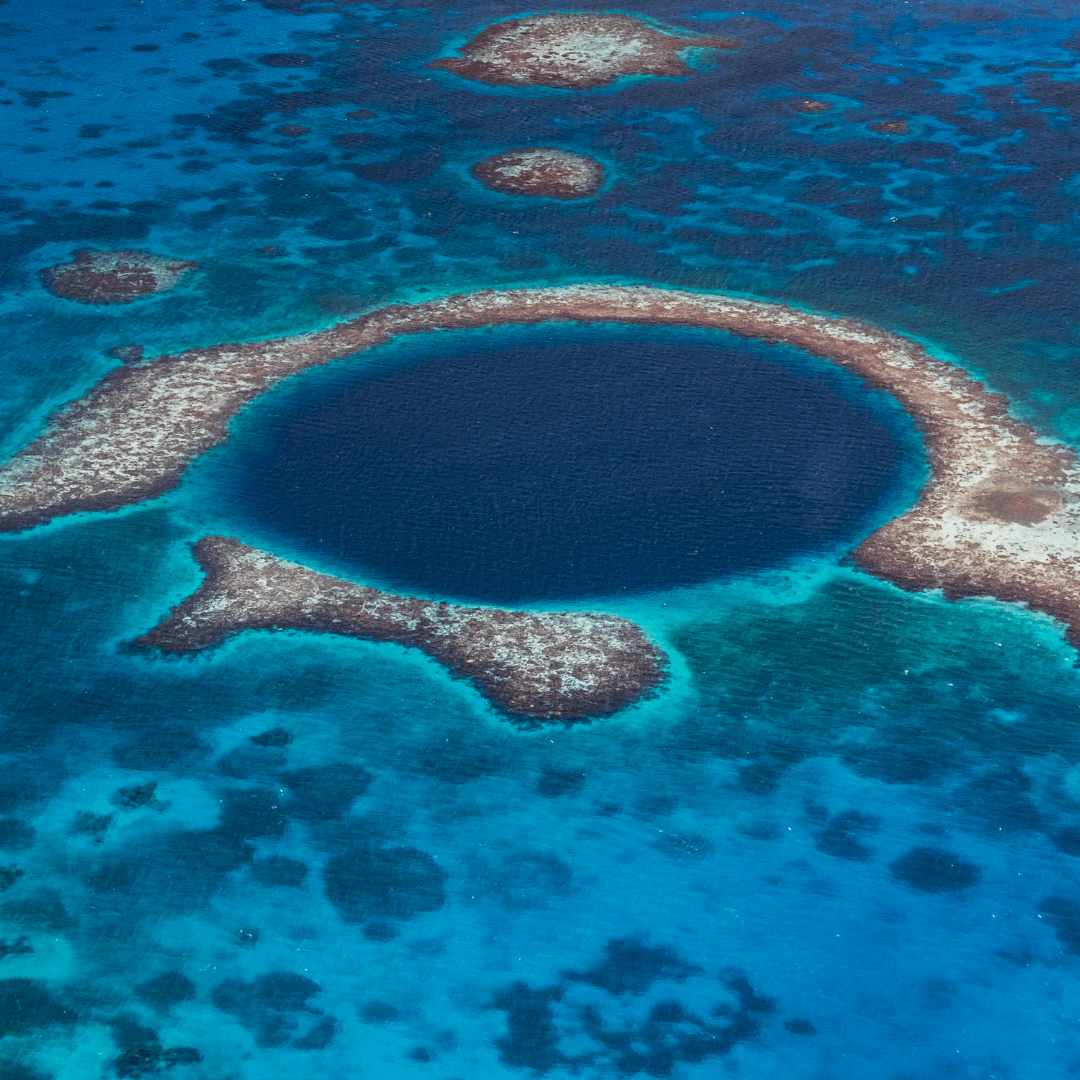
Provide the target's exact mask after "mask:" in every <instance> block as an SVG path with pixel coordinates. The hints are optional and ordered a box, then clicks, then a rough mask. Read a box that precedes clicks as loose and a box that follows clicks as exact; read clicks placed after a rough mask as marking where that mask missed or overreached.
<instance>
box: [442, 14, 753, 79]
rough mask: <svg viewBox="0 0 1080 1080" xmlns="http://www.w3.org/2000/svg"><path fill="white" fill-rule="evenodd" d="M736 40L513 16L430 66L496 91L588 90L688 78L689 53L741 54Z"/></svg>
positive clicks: (617, 19)
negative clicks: (639, 78)
mask: <svg viewBox="0 0 1080 1080" xmlns="http://www.w3.org/2000/svg"><path fill="white" fill-rule="evenodd" d="M739 44H740V43H739V42H738V41H735V40H734V39H732V38H707V37H700V38H699V37H692V36H690V35H687V34H680V33H678V32H677V31H676V32H674V33H672V34H666V33H661V32H660V31H659V30H655V29H653V28H652V27H651V26H649V25H648V24H647V23H645V22H643V21H642V20H641V19H637V18H634V16H632V15H614V14H612V15H585V14H571V13H566V12H559V13H552V14H547V15H529V16H526V17H525V18H521V19H508V20H507V21H506V22H500V23H496V24H495V25H494V26H489V27H488V28H487V29H486V30H483V31H481V32H480V33H479V34H477V35H476V37H474V38H472V39H471V40H470V41H468V42H466V44H465V45H463V46H462V47H461V48H460V49H459V50H458V52H459V53H460V54H461V55H460V56H456V57H454V56H448V57H442V58H440V59H438V60H432V61H431V62H430V63H429V64H427V67H429V68H439V69H442V70H443V71H450V72H453V73H454V74H455V75H460V76H461V77H462V78H465V79H471V80H473V81H474V82H481V83H486V84H488V85H490V86H549V87H553V88H555V89H560V90H588V89H592V88H594V87H597V86H609V85H610V84H611V83H613V82H615V81H616V80H618V79H621V78H623V77H625V76H627V75H657V76H662V77H672V76H678V75H686V74H689V72H690V71H691V70H692V69H691V68H690V65H689V64H687V63H686V61H685V60H683V59H682V58H681V57H680V55H679V54H680V53H681V52H683V51H684V50H686V49H691V48H697V49H737V48H738V47H739Z"/></svg>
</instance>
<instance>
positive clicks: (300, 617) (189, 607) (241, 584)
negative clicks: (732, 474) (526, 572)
mask: <svg viewBox="0 0 1080 1080" xmlns="http://www.w3.org/2000/svg"><path fill="white" fill-rule="evenodd" d="M195 555H196V557H197V558H198V560H199V563H200V565H201V566H202V568H203V570H204V571H205V572H206V581H205V582H204V583H203V585H202V588H200V589H199V590H198V591H197V592H196V593H194V594H193V595H192V596H190V597H188V598H187V599H186V600H184V601H183V603H181V604H180V605H178V606H177V607H176V608H174V609H173V611H172V613H171V614H170V616H169V617H168V618H167V619H166V620H165V621H164V622H162V623H160V624H159V625H158V626H156V627H155V628H154V629H153V630H151V631H149V632H148V633H146V634H144V635H143V636H142V637H140V638H138V640H137V641H136V644H137V645H140V646H149V647H151V648H157V649H162V650H164V651H167V652H178V653H185V652H188V653H189V652H197V651H198V650H200V649H204V648H206V647H207V646H209V645H214V644H216V643H218V642H220V641H223V640H224V639H225V638H226V637H228V636H229V635H230V634H233V633H237V632H238V631H241V630H280V629H287V628H292V629H298V630H314V631H322V632H324V633H331V634H342V635H345V636H346V637H360V638H369V639H371V640H374V641H396V642H399V643H400V644H403V645H412V646H415V647H416V648H418V649H420V650H422V651H423V652H425V653H427V654H428V655H429V656H432V657H434V658H435V659H436V660H438V661H439V662H440V663H443V664H445V665H446V666H447V667H448V668H450V670H451V671H453V672H454V673H455V674H458V675H461V676H464V677H466V678H469V679H472V680H473V682H475V683H476V685H477V686H479V687H480V689H481V690H482V691H483V692H484V693H485V694H486V695H487V696H488V697H489V698H490V699H491V700H492V701H494V702H495V703H496V704H497V705H500V706H501V707H502V708H504V709H505V710H506V711H507V712H508V713H510V714H511V715H513V716H516V717H519V718H521V719H525V720H554V719H562V720H570V719H576V718H579V717H583V716H595V715H603V714H607V713H612V712H615V711H616V710H618V709H620V708H622V707H623V706H624V705H626V704H628V703H629V702H631V701H634V700H635V699H637V698H639V697H641V695H642V694H643V693H645V692H646V691H648V690H650V689H652V688H653V687H655V686H656V685H657V684H658V683H659V682H660V681H661V679H662V678H663V675H664V670H665V667H666V661H667V657H666V656H665V654H664V653H663V652H662V651H661V650H660V649H658V648H657V647H656V646H654V645H652V644H650V643H649V642H648V641H647V640H646V639H645V636H644V634H642V632H641V631H640V630H639V629H638V627H637V626H635V625H634V624H633V623H631V622H628V621H627V620H626V619H620V618H618V617H616V616H614V615H605V614H600V613H593V612H577V611H565V612H543V613H536V614H534V613H529V612H524V611H504V610H502V609H499V608H480V607H458V606H456V605H451V604H446V603H437V602H435V601H432V600H420V599H417V598H416V597H409V596H394V595H392V594H390V593H385V592H380V591H379V590H377V589H371V588H366V587H363V586H360V585H353V584H352V583H350V582H348V581H342V580H340V579H338V578H332V577H329V576H327V575H326V574H319V573H316V572H315V571H314V570H309V569H307V568H306V567H304V566H300V565H299V564H298V563H291V562H286V561H285V560H284V559H279V558H277V557H275V556H273V555H270V554H269V553H268V552H265V551H259V550H257V549H256V548H252V547H248V546H247V545H245V544H241V543H240V542H239V541H238V540H234V539H231V538H229V537H224V536H208V537H205V538H204V539H202V540H200V541H199V543H198V544H196V545H195Z"/></svg>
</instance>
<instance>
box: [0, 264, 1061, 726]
mask: <svg viewBox="0 0 1080 1080" xmlns="http://www.w3.org/2000/svg"><path fill="white" fill-rule="evenodd" d="M552 321H556V322H569V321H577V322H612V323H630V324H639V325H647V326H672V327H700V328H705V329H716V330H722V331H726V332H728V333H732V334H736V335H739V336H741V337H744V338H749V339H756V340H761V341H764V342H767V343H771V344H777V343H781V342H782V343H785V344H787V345H789V346H792V347H794V348H797V349H801V350H803V351H805V352H807V353H810V354H812V355H815V356H818V357H822V358H825V359H827V360H829V361H832V362H833V363H836V364H838V365H841V366H843V367H845V368H847V369H848V370H850V371H852V372H854V373H855V374H857V375H859V376H861V377H862V378H863V379H865V380H866V381H867V382H868V383H869V384H870V385H872V386H874V387H877V388H879V389H882V390H884V391H886V392H888V393H889V394H891V395H892V396H893V397H894V398H895V399H896V400H897V401H898V402H899V403H900V405H901V406H902V407H903V408H904V409H905V410H906V411H907V412H908V413H909V414H910V415H911V416H912V417H913V418H914V420H915V423H916V424H917V426H918V428H919V430H920V431H921V433H922V435H923V437H924V439H925V443H926V448H927V454H928V459H929V465H930V476H929V478H928V480H927V482H926V483H925V485H924V487H923V489H922V491H921V492H920V496H919V499H918V500H917V501H916V503H915V505H914V506H912V507H911V508H910V509H908V510H907V511H906V512H904V513H903V514H901V515H899V516H898V517H896V518H894V519H893V520H891V521H889V522H887V523H886V524H885V525H883V526H882V527H881V528H879V529H877V530H876V531H875V532H874V533H872V534H871V535H870V536H868V537H867V538H866V539H865V540H863V541H862V542H861V543H860V544H859V545H858V546H857V547H856V548H855V550H854V552H853V559H854V561H855V563H856V564H857V565H858V566H860V567H862V568H863V569H864V570H866V571H868V572H870V573H872V574H875V575H877V576H879V577H882V578H886V579H888V580H891V581H893V582H895V583H896V584H897V585H899V586H900V587H902V588H905V589H911V590H919V589H942V590H943V591H944V592H945V595H946V596H947V597H949V598H958V597H962V596H994V597H997V598H999V599H1002V600H1006V601H1018V602H1022V603H1025V604H1027V605H1029V606H1030V607H1031V608H1033V609H1036V610H1039V611H1044V612H1048V613H1049V614H1051V615H1053V616H1055V617H1056V618H1058V619H1060V620H1061V621H1062V622H1064V623H1066V624H1067V625H1068V628H1069V636H1070V640H1071V641H1072V643H1073V644H1074V645H1077V644H1080V463H1078V461H1077V458H1076V455H1075V453H1074V452H1073V451H1072V450H1071V449H1069V448H1067V447H1065V446H1063V445H1053V444H1049V443H1048V442H1046V441H1045V440H1043V439H1041V437H1040V435H1039V433H1038V432H1037V431H1035V430H1034V429H1033V428H1030V427H1028V426H1027V425H1025V424H1022V423H1020V422H1019V421H1017V420H1016V419H1014V418H1013V417H1011V416H1010V415H1009V409H1008V401H1007V399H1006V398H1005V397H1004V396H1003V395H1002V394H999V393H994V392H991V391H989V390H987V389H986V387H985V386H983V385H982V384H981V383H979V382H977V381H976V380H975V379H973V378H972V377H971V375H970V374H969V373H968V372H966V371H965V370H964V369H963V368H961V367H959V366H957V365H955V364H951V363H948V362H946V361H943V360H939V359H937V358H935V357H933V356H931V355H929V353H928V352H927V351H926V349H925V348H924V347H923V346H922V345H921V344H919V343H918V342H916V341H913V340H911V339H910V338H907V337H904V336H902V335H900V334H896V333H891V332H888V331H885V330H881V329H878V328H875V327H873V326H869V325H867V324H865V323H861V322H858V321H856V320H853V319H845V318H836V317H832V316H828V315H821V314H815V313H811V312H806V311H801V310H797V309H795V308H792V307H788V306H786V305H783V304H778V303H772V302H767V301H761V300H750V299H745V298H742V297H735V296H728V295H725V294H720V293H699V292H690V291H686V290H675V289H666V288H660V287H653V286H648V285H644V286H618V285H607V284H584V285H571V286H562V287H554V288H523V289H510V290H482V291H477V292H471V293H459V294H455V295H449V296H444V297H441V298H438V299H434V300H428V301H425V302H423V303H418V304H395V305H391V306H389V307H384V308H381V309H378V310H376V311H372V312H370V313H368V314H365V315H360V316H358V317H356V318H353V319H349V320H347V321H344V322H342V323H339V324H337V325H336V326H332V327H330V328H329V329H327V330H322V331H319V332H316V333H310V334H298V335H295V336H292V337H285V338H277V339H273V340H269V341H257V342H246V343H238V344H225V345H216V346H211V347H208V348H200V349H192V350H190V351H187V352H183V353H178V354H175V355H172V356H163V357H157V358H153V359H144V360H138V359H134V360H133V362H129V363H127V364H125V365H124V366H122V367H119V368H117V369H115V370H113V371H111V372H109V374H107V375H106V376H105V377H104V378H103V379H102V380H101V381H100V382H98V383H97V384H96V385H95V386H93V387H91V388H90V389H89V390H88V391H87V392H86V394H84V395H83V397H82V398H80V399H78V400H77V401H74V402H71V403H69V404H68V405H66V406H64V407H63V408H61V409H60V410H59V411H58V412H57V413H55V414H54V415H53V416H52V417H51V418H50V420H49V423H48V424H47V426H46V429H45V431H44V432H43V434H42V435H40V436H39V437H38V438H37V439H35V440H34V442H32V443H31V444H30V445H29V446H27V447H25V448H24V449H23V450H21V451H19V453H18V454H16V455H15V457H14V458H12V459H11V460H9V461H8V462H6V463H5V464H4V465H3V466H0V531H18V530H21V529H27V528H31V527H33V526H35V525H38V524H41V523H43V522H46V521H49V520H50V519H52V518H54V517H57V516H60V515H63V514H71V513H75V512H78V511H91V510H98V511H100V510H111V509H116V508H118V507H121V506H128V505H131V504H133V503H137V502H141V501H143V500H145V499H149V498H153V497H155V496H157V495H160V494H162V493H163V492H165V491H168V490H170V489H171V488H173V487H175V486H176V484H177V483H178V482H179V480H180V477H181V476H182V474H183V472H184V470H185V469H186V468H187V467H188V465H189V464H190V463H191V461H192V460H193V459H194V458H196V457H198V456H200V455H201V454H203V453H205V452H206V451H207V450H209V449H210V448H211V447H213V446H215V445H217V444H219V443H221V442H223V441H224V440H225V439H226V438H227V437H228V423H229V420H230V419H231V417H232V416H233V415H235V413H236V412H238V411H239V410H240V409H241V408H242V407H243V406H244V405H246V404H247V403H248V402H250V401H251V400H253V399H254V398H256V397H258V396H259V395H260V394H262V393H264V392H265V391H266V390H267V389H269V388H270V387H271V386H273V385H274V384H275V383H277V382H279V381H281V380H282V379H284V378H287V377H288V376H289V375H292V374H295V373H296V372H298V371H302V370H304V369H305V368H309V367H313V366H316V365H320V364H324V363H327V362H329V361H331V360H336V359H343V358H345V357H349V356H352V355H354V354H357V353H361V352H363V351H365V350H367V349H370V348H373V347H375V346H377V345H379V344H382V343H384V342H386V341H389V340H390V339H392V338H394V337H396V336H399V335H404V334H417V333H425V332H430V331H436V330H440V329H450V330H453V329H470V328H479V327H485V326H494V325H508V324H537V323H543V322H552ZM263 554H265V553H263ZM245 557H246V556H245ZM266 557H267V558H272V556H269V555H267V556H266ZM252 558H255V556H252ZM290 572H291V571H290ZM282 573H284V571H282ZM335 580H336V579H329V578H328V579H326V582H333V581H335ZM308 584H310V585H311V587H312V588H314V589H315V590H316V592H317V593H318V595H319V596H320V597H323V596H324V593H325V590H326V589H329V588H330V586H329V585H327V584H326V583H325V582H323V583H308ZM341 584H346V583H341ZM306 587H307V585H305V588H306ZM381 595H385V594H381ZM369 599H370V598H369ZM354 600H355V598H354ZM249 601H250V603H251V604H254V608H257V607H258V604H257V603H256V602H255V601H254V600H252V599H251V598H250V596H249V598H248V601H245V604H247V603H248V602H249ZM321 602H322V601H321V600H319V603H321ZM352 602H353V601H350V603H352ZM371 602H373V603H375V602H377V601H375V600H372V601H371ZM312 603H315V601H314V600H313V601H312ZM365 603H366V601H365ZM254 608H252V609H251V610H250V618H249V619H248V621H247V623H246V624H245V623H244V618H243V617H241V616H242V613H241V612H240V610H239V609H237V610H235V611H233V612H232V615H231V616H230V620H229V622H230V626H232V627H233V628H234V629H238V628H242V626H243V625H250V626H257V625H265V619H264V615H261V614H260V613H259V612H258V611H256V610H254ZM312 610H313V609H312ZM448 610H449V611H454V610H457V611H461V610H463V609H453V608H448ZM485 610H490V611H496V610H498V609H485ZM312 617H314V616H312ZM304 618H307V616H304ZM453 618H454V619H456V618H457V616H453ZM297 620H298V621H299V622H303V619H302V618H300V616H299V615H298V616H297ZM361 621H363V620H361ZM275 625H280V623H276V624H275ZM305 625H309V624H305ZM635 629H636V628H635ZM432 633H434V631H432ZM196 636H197V637H199V640H203V639H204V638H205V636H206V635H205V634H201V635H196ZM416 636H417V635H414V638H415V637H416ZM616 636H618V635H616ZM419 637H423V635H419ZM178 640H179V639H178ZM192 640H194V639H192ZM159 644H160V645H161V647H166V645H165V642H163V641H162V642H160V643H159ZM624 645H626V642H623V643H622V644H620V648H622V647H623V646H624ZM200 647H201V646H200ZM421 647H423V646H422V645H421ZM650 648H652V646H650ZM489 651H490V652H491V657H492V659H491V661H490V664H491V665H497V662H501V661H497V653H498V650H497V649H495V650H489ZM630 651H631V652H633V648H631V649H630ZM657 662H659V661H657ZM462 663H463V665H464V668H463V669H464V670H467V669H468V664H467V663H465V662H464V661H463V662H462ZM646 666H648V665H646ZM472 677H474V678H475V677H476V676H475V675H473V676H472ZM493 678H494V676H493ZM657 681H658V676H657V675H656V673H655V667H654V669H653V670H652V673H651V674H643V675H641V684H642V685H641V687H639V690H638V691H636V692H630V691H629V690H627V692H626V693H620V694H616V695H615V696H614V697H612V698H611V699H610V701H609V703H608V705H606V706H603V705H600V704H599V703H598V708H596V709H594V710H593V711H594V712H597V711H611V710H612V708H618V707H619V705H620V704H623V703H625V702H626V701H628V700H631V699H632V698H633V697H634V696H635V695H637V696H639V694H640V692H641V690H642V689H643V688H649V687H651V686H655V685H656V682H657ZM571 683H572V679H571V680H568V681H567V682H566V683H565V685H566V686H570V685H571ZM567 693H569V691H567ZM594 697H595V696H594ZM616 699H619V701H618V703H617V702H616ZM515 707H521V709H522V711H523V712H527V711H528V709H527V708H526V707H525V706H522V705H521V702H519V703H518V706H515ZM569 707H570V706H569V705H568V708H569ZM573 708H574V709H577V708H578V706H577V705H574V706H573ZM541 713H545V714H546V715H560V716H563V717H566V716H567V712H566V711H565V710H560V709H558V708H557V707H556V706H552V705H550V703H549V704H548V705H545V706H544V708H543V709H538V710H535V711H534V712H533V715H541ZM578 715H581V713H578Z"/></svg>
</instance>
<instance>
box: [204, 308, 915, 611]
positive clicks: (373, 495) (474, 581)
mask: <svg viewBox="0 0 1080 1080" xmlns="http://www.w3.org/2000/svg"><path fill="white" fill-rule="evenodd" d="M606 329H607V333H604V332H603V330H601V329H599V328H598V330H596V331H593V332H591V333H582V332H581V331H577V332H574V331H568V330H565V329H563V330H561V331H560V330H557V329H556V330H552V329H549V328H545V329H544V330H543V331H542V332H540V333H536V332H535V331H534V332H532V334H531V335H526V334H524V333H519V334H518V335H517V341H516V342H515V340H514V339H513V337H511V338H510V340H504V341H503V343H502V344H501V345H496V344H494V343H492V342H491V341H490V340H488V341H485V340H484V338H485V336H487V337H490V335H482V334H480V335H473V351H459V352H454V351H451V350H449V349H448V348H446V347H445V346H444V347H443V348H442V349H441V350H439V351H438V352H436V353H435V354H434V355H432V347H431V346H430V345H428V346H427V347H426V349H425V343H424V342H423V341H421V342H420V343H418V344H417V346H416V349H417V350H419V351H420V352H421V356H420V357H419V358H418V359H414V361H413V363H412V364H409V365H406V366H400V367H397V369H396V370H391V371H389V372H380V373H377V374H374V375H372V374H371V372H370V369H368V370H366V371H365V368H366V365H358V367H359V371H357V370H351V369H350V367H349V366H346V367H345V368H344V370H341V371H338V372H335V376H336V377H334V378H329V379H328V378H321V379H320V378H314V379H306V380H295V382H297V383H298V384H299V385H297V386H296V387H295V388H294V389H293V392H292V393H289V394H278V395H274V396H273V397H272V398H271V399H269V400H268V401H267V402H266V403H265V404H264V405H263V406H262V407H261V408H256V409H255V410H253V415H252V416H251V417H250V418H249V419H248V420H247V423H246V424H245V436H246V437H238V438H236V439H235V440H234V441H233V443H232V445H231V447H230V448H229V451H228V452H227V453H226V454H225V455H223V456H224V459H225V460H224V463H223V469H224V472H225V475H226V477H227V480H228V486H227V487H225V485H223V488H225V490H223V495H224V496H225V498H226V499H227V500H228V501H229V502H230V503H231V504H232V505H235V506H236V507H237V511H238V518H239V519H240V520H241V521H250V522H252V523H253V524H254V525H255V527H256V528H257V529H260V530H261V531H264V532H266V533H268V534H270V535H273V536H276V537H277V538H278V540H279V542H280V541H281V540H284V541H285V542H286V543H288V544H291V545H292V546H294V547H295V548H296V549H297V550H298V551H299V552H306V553H307V555H308V557H309V558H312V557H313V558H316V559H319V560H320V561H321V562H323V563H326V562H330V563H333V564H335V565H339V566H341V567H342V568H343V569H344V570H346V571H347V572H351V573H352V574H354V575H355V574H359V575H361V576H365V575H366V576H368V577H371V578H373V579H375V580H377V581H380V582H384V583H386V584H388V585H390V586H391V587H393V588H396V589H399V590H405V591H413V592H419V593H421V594H424V595H438V596H450V597H456V598H459V599H467V600H476V601H486V602H492V603H497V604H521V603H528V602H530V601H557V600H564V599H574V600H576V599H580V598H585V597H602V596H608V595H618V594H623V593H630V594H635V593H643V592H653V591H656V590H659V589H664V588H670V587H672V586H677V585H696V584H700V583H702V582H706V581H711V580H717V579H720V578H724V577H727V576H729V575H732V574H737V573H740V572H746V571H752V570H760V569H762V568H763V567H767V566H775V565H779V564H781V563H783V562H784V561H786V560H787V559H789V558H790V557H791V556H793V555H796V554H805V553H808V552H813V551H822V550H828V549H830V548H831V547H833V546H835V545H836V544H837V543H838V542H840V541H847V543H848V546H850V544H851V542H852V539H853V538H854V537H855V536H856V535H857V532H858V528H859V526H860V525H863V524H864V523H865V522H866V519H867V517H868V514H869V513H870V512H871V511H873V510H876V509H878V508H879V506H880V505H881V504H882V502H883V500H884V498H885V497H886V495H887V494H889V493H890V491H891V490H892V489H895V488H896V487H897V486H898V483H899V479H900V468H899V458H900V449H899V447H898V446H897V444H896V442H895V441H894V439H893V437H892V436H891V434H890V431H889V428H888V426H887V425H886V422H885V420H884V418H883V417H882V416H880V415H878V412H880V409H879V410H876V411H875V410H874V409H873V404H874V402H873V399H872V398H870V397H869V395H865V394H864V395H862V397H863V398H865V399H866V400H863V401H859V402H856V401H855V400H849V398H855V397H856V396H857V395H856V393H855V392H854V390H853V388H850V387H848V388H847V389H848V396H847V397H845V396H842V395H841V392H840V387H841V386H842V385H843V384H842V383H841V380H840V379H839V378H837V377H836V376H833V377H830V375H831V374H832V373H831V372H828V371H821V370H816V371H815V370H812V369H809V370H803V371H800V370H798V368H797V367H792V366H790V365H789V366H784V365H783V364H781V363H778V362H777V360H776V359H774V358H772V357H770V355H769V350H768V347H767V346H762V345H749V344H742V343H739V342H738V341H737V339H732V338H730V337H729V336H727V335H719V334H718V335H715V336H714V337H715V338H718V339H719V340H714V341H712V342H711V343H709V344H707V343H706V341H707V339H705V338H704V335H698V336H697V337H693V336H690V335H683V336H680V335H678V334H671V333H669V334H667V335H663V334H658V333H656V332H645V333H642V332H641V331H640V330H638V331H635V332H629V333H628V332H627V331H625V330H622V329H615V328H606ZM503 337H504V338H505V337H507V335H503ZM528 337H531V338H532V339H533V340H532V341H530V342H529V344H524V343H523V340H527V339H528ZM477 339H479V340H477ZM703 339H704V340H703ZM477 345H480V346H481V347H482V348H481V349H480V350H479V351H477V350H476V346H477ZM483 346H486V347H483ZM462 347H465V348H467V347H468V340H467V338H466V339H465V340H463V341H462V342H461V343H460V344H459V349H460V348H462ZM424 352H426V353H427V355H426V356H424V355H423V353H424ZM370 362H371V363H373V364H374V366H375V368H376V370H378V367H379V363H378V360H376V359H372V360H371V361H370ZM819 367H820V365H819Z"/></svg>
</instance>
